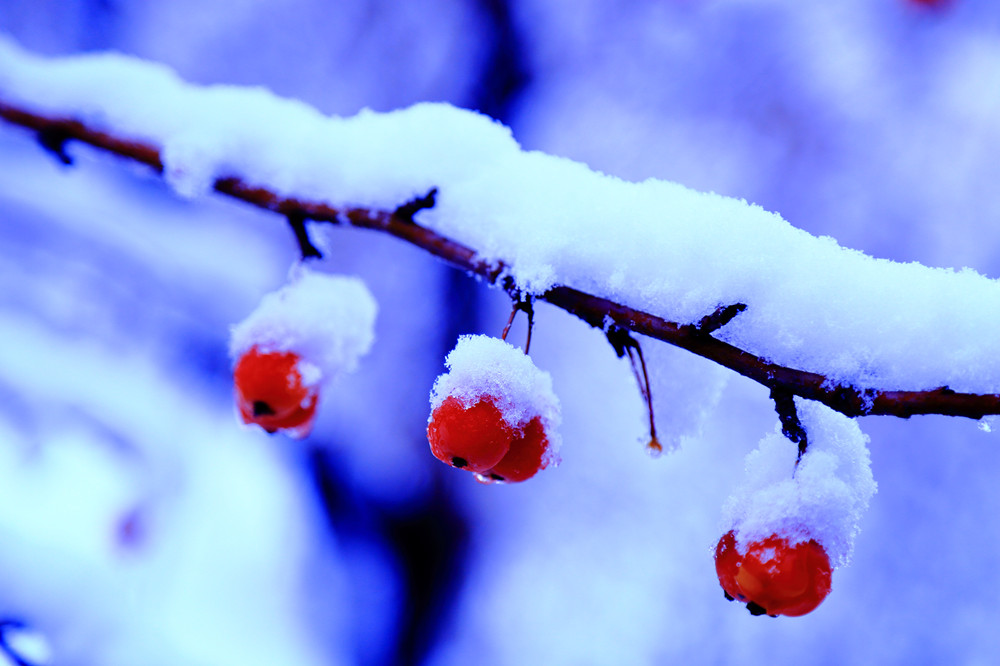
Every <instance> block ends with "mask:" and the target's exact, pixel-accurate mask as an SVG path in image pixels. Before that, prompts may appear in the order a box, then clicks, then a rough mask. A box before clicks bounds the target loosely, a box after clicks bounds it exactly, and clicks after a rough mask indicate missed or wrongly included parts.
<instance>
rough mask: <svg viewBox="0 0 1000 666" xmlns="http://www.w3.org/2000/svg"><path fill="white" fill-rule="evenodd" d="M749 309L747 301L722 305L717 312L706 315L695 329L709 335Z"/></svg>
mask: <svg viewBox="0 0 1000 666" xmlns="http://www.w3.org/2000/svg"><path fill="white" fill-rule="evenodd" d="M746 309H747V306H746V304H745V303H733V304H732V305H720V306H719V307H717V308H716V309H715V312H713V313H712V314H709V315H705V316H704V317H702V318H701V320H700V321H698V323H697V324H695V325H694V327H695V330H697V331H698V332H699V333H702V334H704V335H709V334H711V333H714V332H715V331H717V330H719V329H720V328H722V327H723V326H725V325H726V324H728V323H729V322H731V321H732V320H733V319H735V318H736V315H738V314H740V313H741V312H743V311H744V310H746Z"/></svg>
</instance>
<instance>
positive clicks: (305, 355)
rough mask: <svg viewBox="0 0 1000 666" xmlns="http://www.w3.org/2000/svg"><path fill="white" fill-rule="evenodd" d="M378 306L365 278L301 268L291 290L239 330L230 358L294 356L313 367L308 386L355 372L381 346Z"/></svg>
mask: <svg viewBox="0 0 1000 666" xmlns="http://www.w3.org/2000/svg"><path fill="white" fill-rule="evenodd" d="M377 311H378V306H377V305H376V303H375V298H374V297H373V296H372V295H371V292H370V291H368V287H367V286H365V283H364V282H363V281H362V280H360V279H359V278H355V277H350V276H344V275H330V274H326V273H319V272H316V271H313V270H310V269H307V268H305V267H303V266H301V265H299V266H297V268H296V269H295V270H293V272H292V276H291V279H290V281H289V282H288V284H286V285H285V286H283V287H282V288H281V289H279V290H277V291H275V292H272V293H270V294H267V295H266V296H264V298H262V299H261V301H260V304H259V305H258V306H257V309H255V310H254V311H253V312H252V313H251V314H250V316H248V317H247V318H246V319H244V320H243V321H242V322H240V323H239V324H237V325H236V326H234V327H233V330H232V338H231V340H230V354H231V355H232V357H233V358H234V359H235V358H239V357H240V356H241V355H242V354H243V353H245V352H247V351H249V350H250V348H251V347H254V346H256V347H258V348H259V349H260V350H261V351H263V352H271V351H292V352H295V353H296V354H298V355H299V356H300V357H301V358H302V359H303V360H304V361H307V363H303V364H301V368H302V369H303V370H304V373H303V377H302V378H303V381H304V382H305V383H307V384H315V383H318V382H319V381H326V380H328V379H330V378H332V377H334V376H335V375H337V374H338V373H341V372H350V371H352V370H354V369H355V368H356V367H357V364H358V361H359V359H360V358H361V357H362V356H364V355H365V354H367V353H368V350H369V349H371V347H372V344H373V343H374V341H375V315H376V313H377Z"/></svg>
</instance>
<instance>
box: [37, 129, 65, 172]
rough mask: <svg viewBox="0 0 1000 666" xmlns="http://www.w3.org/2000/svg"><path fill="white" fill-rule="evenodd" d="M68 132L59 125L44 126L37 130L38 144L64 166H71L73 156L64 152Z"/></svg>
mask: <svg viewBox="0 0 1000 666" xmlns="http://www.w3.org/2000/svg"><path fill="white" fill-rule="evenodd" d="M70 138H71V137H70V135H69V133H68V132H67V131H66V130H65V129H62V128H60V127H45V128H42V129H40V130H38V144H39V145H40V146H41V147H42V148H44V149H45V152H47V153H49V154H50V155H52V156H53V157H55V158H56V159H57V160H59V163H60V164H62V165H64V166H72V165H73V158H72V157H71V156H70V154H69V153H67V152H66V143H67V142H68V141H69V140H70Z"/></svg>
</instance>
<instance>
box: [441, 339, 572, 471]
mask: <svg viewBox="0 0 1000 666" xmlns="http://www.w3.org/2000/svg"><path fill="white" fill-rule="evenodd" d="M445 366H446V367H447V368H448V372H446V373H445V374H443V375H440V376H439V377H438V378H437V380H435V382H434V387H433V388H432V389H431V411H432V412H433V410H435V409H437V408H438V407H439V406H440V405H441V403H442V402H444V400H445V398H448V397H449V396H451V397H454V398H456V399H458V400H459V402H461V403H462V404H463V405H465V406H470V405H473V404H475V403H476V402H478V401H479V400H480V398H482V397H483V396H490V397H492V398H493V400H494V403H495V404H496V406H497V408H498V409H499V410H500V413H501V414H502V415H503V418H504V420H505V421H506V422H507V423H509V424H510V426H511V427H512V428H514V429H515V430H518V429H521V428H523V427H524V426H525V425H527V424H528V421H530V420H531V419H533V418H534V417H536V416H538V417H540V418H541V421H542V426H543V427H544V428H545V434H546V436H547V437H548V440H549V451H550V453H551V454H553V455H554V454H555V453H556V452H557V451H558V449H559V438H558V435H557V432H556V428H557V427H558V426H559V422H560V420H561V416H560V410H559V398H557V397H556V394H555V392H554V391H553V390H552V377H551V375H549V373H547V372H545V371H544V370H541V369H539V368H538V367H537V366H536V365H535V364H534V362H532V360H531V357H529V356H528V355H527V354H525V353H524V352H523V351H521V350H520V349H518V348H517V347H514V346H513V345H511V344H509V343H508V342H505V341H504V340H501V339H500V338H493V337H490V336H488V335H463V336H462V337H461V338H459V339H458V343H457V344H456V345H455V348H454V349H453V350H451V352H450V353H449V354H448V356H447V358H446V359H445Z"/></svg>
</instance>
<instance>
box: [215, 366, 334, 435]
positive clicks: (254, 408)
mask: <svg viewBox="0 0 1000 666" xmlns="http://www.w3.org/2000/svg"><path fill="white" fill-rule="evenodd" d="M300 362H301V359H300V358H299V355H298V354H296V353H294V352H261V351H260V350H259V349H257V347H253V348H252V349H250V351H248V352H246V353H245V354H243V356H241V357H240V359H239V361H238V362H237V363H236V368H235V369H234V371H233V380H234V386H235V393H236V406H237V408H238V409H239V413H240V418H242V419H243V422H244V423H255V424H257V425H259V426H260V427H261V428H263V429H264V430H266V431H268V432H275V431H277V430H289V431H291V434H292V435H294V436H298V437H303V436H305V435H306V434H308V432H309V430H310V428H311V427H312V422H313V419H314V418H315V416H316V400H317V398H318V391H317V388H316V387H315V386H305V385H303V383H302V373H301V371H300V369H299V363H300Z"/></svg>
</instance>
